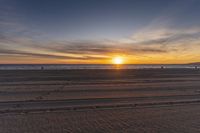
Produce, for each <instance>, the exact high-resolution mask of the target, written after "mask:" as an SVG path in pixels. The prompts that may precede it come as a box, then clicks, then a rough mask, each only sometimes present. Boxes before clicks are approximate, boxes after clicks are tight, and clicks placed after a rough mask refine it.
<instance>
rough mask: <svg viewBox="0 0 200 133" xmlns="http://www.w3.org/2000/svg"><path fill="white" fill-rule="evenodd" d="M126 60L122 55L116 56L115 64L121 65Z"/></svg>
mask: <svg viewBox="0 0 200 133" xmlns="http://www.w3.org/2000/svg"><path fill="white" fill-rule="evenodd" d="M123 62H124V60H123V58H122V57H119V56H118V57H114V58H113V64H116V65H120V64H123Z"/></svg>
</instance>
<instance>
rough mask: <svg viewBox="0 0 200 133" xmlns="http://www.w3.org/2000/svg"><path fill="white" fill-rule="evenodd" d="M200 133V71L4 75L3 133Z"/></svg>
mask: <svg viewBox="0 0 200 133" xmlns="http://www.w3.org/2000/svg"><path fill="white" fill-rule="evenodd" d="M68 132H74V133H89V132H102V133H103V132H119V133H122V132H123V133H124V132H128V133H129V132H130V133H132V132H134V133H149V132H152V133H160V132H162V133H163V132H164V133H165V132H166V133H179V132H181V133H199V132H200V70H195V69H138V70H136V69H135V70H124V69H113V70H102V69H98V70H2V71H0V133H68Z"/></svg>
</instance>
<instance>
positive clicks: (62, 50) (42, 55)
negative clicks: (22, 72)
mask: <svg viewBox="0 0 200 133" xmlns="http://www.w3.org/2000/svg"><path fill="white" fill-rule="evenodd" d="M199 12H200V1H199V0H0V64H110V63H112V62H111V60H112V59H113V58H114V57H122V58H123V59H124V63H126V64H182V63H191V62H200V51H199V49H200V17H199Z"/></svg>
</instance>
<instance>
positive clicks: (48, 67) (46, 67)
mask: <svg viewBox="0 0 200 133" xmlns="http://www.w3.org/2000/svg"><path fill="white" fill-rule="evenodd" d="M156 68H188V69H194V68H200V66H199V65H191V64H184V65H177V64H170V65H166V64H165V65H162V64H156V65H135V64H134V65H132V64H131V65H102V64H101V65H97V64H23V65H19V64H1V65H0V70H70V69H156Z"/></svg>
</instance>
